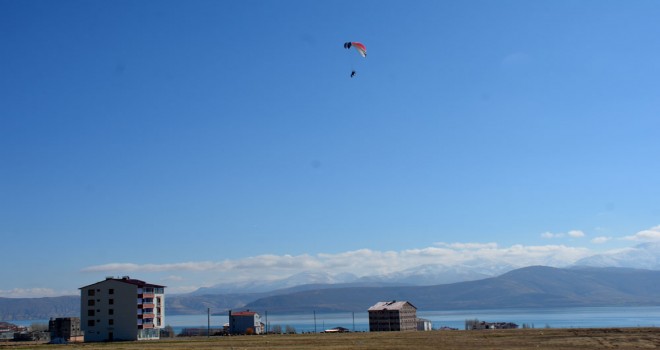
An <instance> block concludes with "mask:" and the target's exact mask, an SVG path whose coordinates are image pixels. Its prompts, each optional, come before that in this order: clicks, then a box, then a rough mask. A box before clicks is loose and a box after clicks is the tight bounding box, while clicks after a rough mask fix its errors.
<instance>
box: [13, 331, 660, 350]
mask: <svg viewBox="0 0 660 350" xmlns="http://www.w3.org/2000/svg"><path fill="white" fill-rule="evenodd" d="M5 349H8V350H16V349H86V350H96V349H125V350H131V349H136V350H137V349H140V350H143V349H144V350H146V349H196V350H207V349H208V350H210V349H214V350H223V349H227V350H230V349H231V350H242V349H293V350H295V349H325V350H340V349H341V350H348V349H379V350H383V349H456V350H467V349H470V350H472V349H480V350H481V349H484V350H486V349H526V350H527V349H553V350H556V349H563V350H571V349H576V350H578V349H579V350H590V349H594V350H596V349H598V350H601V349H660V328H597V329H516V330H485V331H429V332H379V333H343V334H296V335H267V336H260V335H257V336H233V337H210V338H206V337H199V338H174V339H161V340H157V341H141V342H114V343H86V344H67V345H47V344H35V343H14V342H9V343H0V350H5Z"/></svg>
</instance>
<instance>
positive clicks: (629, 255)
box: [575, 242, 660, 270]
mask: <svg viewBox="0 0 660 350" xmlns="http://www.w3.org/2000/svg"><path fill="white" fill-rule="evenodd" d="M575 266H593V267H629V268H636V269H647V270H660V242H649V243H642V244H638V245H636V246H634V247H631V248H624V249H620V250H616V251H611V252H606V253H602V254H596V255H593V256H590V257H587V258H584V259H580V260H578V261H577V262H576V263H575Z"/></svg>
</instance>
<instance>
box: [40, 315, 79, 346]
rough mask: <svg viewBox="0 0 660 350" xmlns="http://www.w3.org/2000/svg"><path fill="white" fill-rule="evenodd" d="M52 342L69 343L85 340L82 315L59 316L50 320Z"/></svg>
mask: <svg viewBox="0 0 660 350" xmlns="http://www.w3.org/2000/svg"><path fill="white" fill-rule="evenodd" d="M48 331H49V332H50V342H51V343H58V344H62V343H68V342H81V341H83V332H82V330H81V329H80V317H58V318H51V319H50V321H48Z"/></svg>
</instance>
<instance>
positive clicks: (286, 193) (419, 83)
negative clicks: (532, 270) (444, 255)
mask: <svg viewBox="0 0 660 350" xmlns="http://www.w3.org/2000/svg"><path fill="white" fill-rule="evenodd" d="M658 18H660V3H659V2H657V1H632V2H624V1H602V0H593V1H579V0H578V1H574V0H571V1H555V0H553V1H550V0H547V1H524V0H520V1H286V0H285V1H238V0H237V1H82V0H81V1H67V0H63V1H46V0H44V1H34V0H25V1H19V0H0V235H1V237H2V240H3V249H2V253H1V254H0V266H3V268H2V269H0V270H1V271H0V296H18V295H20V294H21V293H23V295H39V294H42V295H55V294H62V293H64V292H67V291H73V292H75V291H76V289H77V288H78V287H80V286H83V285H86V284H89V283H93V282H96V281H98V280H101V279H103V278H104V277H105V276H106V275H123V274H130V275H131V277H135V278H140V279H145V280H149V281H151V282H155V283H158V282H159V283H164V284H167V285H168V286H170V287H171V288H172V289H171V290H172V291H184V290H192V289H194V288H195V287H199V286H202V285H210V284H213V283H216V282H218V281H219V280H227V281H230V280H232V278H238V277H239V276H245V275H246V274H248V273H254V270H252V269H250V266H252V267H254V266H258V267H259V270H260V271H261V272H262V273H263V271H268V268H269V266H271V265H270V264H269V263H267V262H264V261H270V260H269V259H272V260H273V261H277V262H276V263H272V266H275V265H277V266H281V264H283V265H286V261H289V260H291V261H294V262H292V263H291V264H293V265H296V264H300V266H299V267H297V268H293V267H292V268H291V269H290V270H286V269H285V270H277V271H275V270H273V272H272V273H271V274H269V276H275V275H277V274H278V273H280V274H282V275H285V274H286V273H285V272H286V271H290V272H298V271H302V270H305V269H308V268H319V265H318V264H319V259H321V260H323V259H325V258H326V257H328V256H330V257H331V259H330V260H333V259H335V258H336V259H338V260H341V259H339V258H338V257H343V256H344V255H351V254H353V253H355V252H356V251H359V252H362V253H364V252H368V255H369V254H374V255H376V256H380V255H379V254H383V253H385V252H391V253H393V254H399V255H400V256H406V254H408V253H409V252H410V251H415V250H419V249H422V250H423V249H425V248H428V247H436V248H437V247H443V246H444V247H447V246H448V244H451V243H480V244H483V243H496V245H497V247H499V249H504V250H506V249H508V248H510V247H513V246H516V247H517V246H518V245H521V246H522V249H527V248H529V247H544V246H554V247H556V246H560V250H562V249H564V248H566V249H569V250H570V249H573V248H576V249H579V250H580V251H581V252H582V253H584V252H599V251H604V250H607V249H614V248H621V247H626V246H631V245H633V244H636V243H637V242H635V241H636V240H639V239H642V238H645V239H653V238H656V237H657V236H660V228H658V225H659V224H660V181H659V179H660V135H659V134H658V130H660V85H659V82H660V64H659V62H660V22H659V21H658ZM345 41H360V42H363V43H364V44H365V45H366V46H367V49H368V57H367V58H366V59H362V58H361V57H359V56H358V55H357V53H356V52H354V51H353V52H351V51H347V50H345V49H344V48H343V43H344V42H345ZM351 69H356V70H357V73H358V75H357V76H356V77H355V78H352V79H351V78H350V77H349V74H350V71H351ZM639 232H647V233H649V232H650V233H651V234H646V235H638V236H635V235H636V234H637V233H639ZM655 233H657V235H656V234H655ZM642 236H644V237H642ZM626 237H627V239H624V238H626ZM597 243H598V244H597ZM405 252H408V253H405ZM301 260H304V261H307V260H310V261H311V262H309V263H300V261H301ZM283 261H284V262H283ZM326 262H327V261H325V260H323V261H322V262H321V263H320V264H321V265H323V264H324V263H326ZM184 263H185V264H189V265H185V266H187V267H182V265H181V264H184ZM110 264H133V265H130V266H133V268H128V266H129V265H110ZM204 264H206V265H204ZM278 264H279V265H278ZM200 265H203V266H207V267H199V266H200ZM9 266H11V267H12V268H8V267H9ZM104 266H105V267H104ZM111 266H119V267H116V268H113V267H111ZM121 266H124V267H121ZM191 266H194V267H191ZM208 266H212V267H208ZM228 266H230V267H228ZM236 266H241V268H244V270H241V268H237V267H236ZM296 266H298V265H296ZM320 267H321V268H324V267H328V266H326V265H324V266H320ZM282 271H285V272H282ZM368 272H369V271H363V272H362V273H365V274H366V273H368Z"/></svg>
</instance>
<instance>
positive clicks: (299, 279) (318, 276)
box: [191, 271, 357, 295]
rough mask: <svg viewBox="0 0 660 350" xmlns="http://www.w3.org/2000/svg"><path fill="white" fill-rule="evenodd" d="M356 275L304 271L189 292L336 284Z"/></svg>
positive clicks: (235, 291) (354, 278)
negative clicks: (277, 278) (272, 278)
mask: <svg viewBox="0 0 660 350" xmlns="http://www.w3.org/2000/svg"><path fill="white" fill-rule="evenodd" d="M356 279H357V277H356V276H355V275H353V274H350V273H341V274H330V273H326V272H312V271H305V272H301V273H297V274H295V275H292V276H290V277H288V278H284V279H279V280H272V281H271V280H253V281H245V282H234V283H223V284H216V285H214V286H212V287H203V288H200V289H198V290H196V291H194V292H192V293H191V294H194V295H204V294H231V293H245V292H252V293H261V292H269V291H273V290H277V289H284V288H291V287H296V286H300V285H304V284H337V283H349V282H353V281H355V280H356Z"/></svg>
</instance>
